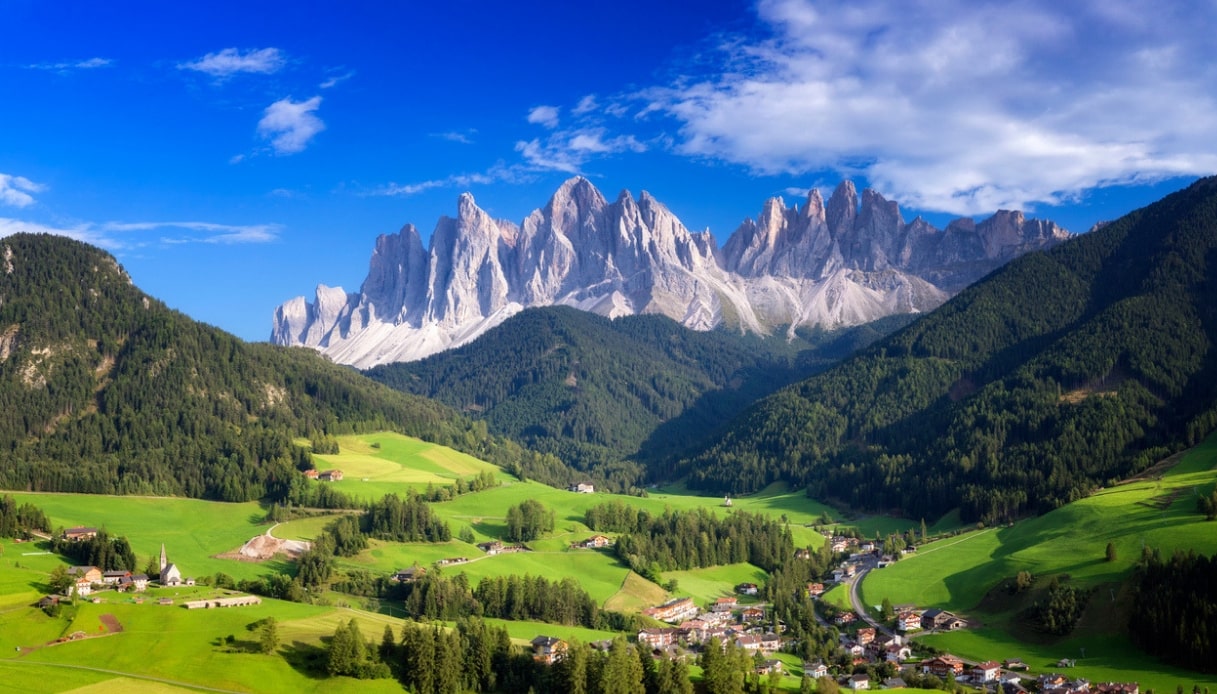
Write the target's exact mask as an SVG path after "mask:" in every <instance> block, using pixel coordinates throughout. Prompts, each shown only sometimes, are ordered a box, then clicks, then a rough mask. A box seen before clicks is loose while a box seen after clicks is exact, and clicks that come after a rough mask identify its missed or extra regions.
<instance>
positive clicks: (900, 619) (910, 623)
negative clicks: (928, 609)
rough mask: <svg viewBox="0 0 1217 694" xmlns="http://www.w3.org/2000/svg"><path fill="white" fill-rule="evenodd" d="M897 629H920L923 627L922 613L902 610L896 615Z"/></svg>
mask: <svg viewBox="0 0 1217 694" xmlns="http://www.w3.org/2000/svg"><path fill="white" fill-rule="evenodd" d="M896 629H897V630H899V631H918V630H920V629H921V615H919V614H917V613H916V612H901V613H900V614H898V615H896Z"/></svg>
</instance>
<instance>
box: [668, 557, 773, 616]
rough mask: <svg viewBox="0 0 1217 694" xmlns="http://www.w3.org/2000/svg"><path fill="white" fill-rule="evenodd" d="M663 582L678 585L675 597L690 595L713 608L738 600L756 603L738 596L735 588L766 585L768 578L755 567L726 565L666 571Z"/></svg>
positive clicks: (703, 604) (697, 601) (699, 602)
mask: <svg viewBox="0 0 1217 694" xmlns="http://www.w3.org/2000/svg"><path fill="white" fill-rule="evenodd" d="M663 579H664V581H671V580H674V581H676V584H677V588H676V591H675V593H673V594H674V595H681V596H684V595H687V596H689V597H691V598H693V600H694V601H695V602H696V603H697V604H698V605H702V606H706V605H711V604H713V603H714V601H715V600H717V599H719V598H725V597H732V596H735V597H737V598H739V599H740V603H748V602H756V599H755V598H751V597H747V596H741V595H737V594H736V592H735V587H736V586H738V585H739V584H741V583H755V584H757V585H758V586H760V585H764V584H765V581H767V580H768V579H769V575H768V574H766V573H765V571H764V570H762V569H759V568H757V567H755V566H753V565H752V564H727V565H725V566H712V567H709V568H706V569H692V570H689V571H667V572H665V573H664V574H663Z"/></svg>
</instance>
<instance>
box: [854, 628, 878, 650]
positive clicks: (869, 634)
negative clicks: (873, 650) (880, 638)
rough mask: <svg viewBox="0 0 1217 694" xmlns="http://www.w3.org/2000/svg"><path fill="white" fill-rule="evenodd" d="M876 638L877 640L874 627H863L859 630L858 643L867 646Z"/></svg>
mask: <svg viewBox="0 0 1217 694" xmlns="http://www.w3.org/2000/svg"><path fill="white" fill-rule="evenodd" d="M874 640H875V628H874V627H862V628H861V629H859V630H858V643H860V644H862V645H863V646H865V645H867V644H869V643H870V642H872V641H874Z"/></svg>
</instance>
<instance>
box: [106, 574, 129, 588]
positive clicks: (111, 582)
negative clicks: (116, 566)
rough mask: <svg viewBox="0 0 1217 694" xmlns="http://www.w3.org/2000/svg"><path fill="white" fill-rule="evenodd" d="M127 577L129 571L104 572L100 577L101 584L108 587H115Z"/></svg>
mask: <svg viewBox="0 0 1217 694" xmlns="http://www.w3.org/2000/svg"><path fill="white" fill-rule="evenodd" d="M129 576H131V572H130V571H124V570H116V571H106V572H104V573H102V575H101V582H102V583H105V584H106V585H108V586H116V585H118V584H119V582H120V581H122V580H123V579H124V578H128V577H129Z"/></svg>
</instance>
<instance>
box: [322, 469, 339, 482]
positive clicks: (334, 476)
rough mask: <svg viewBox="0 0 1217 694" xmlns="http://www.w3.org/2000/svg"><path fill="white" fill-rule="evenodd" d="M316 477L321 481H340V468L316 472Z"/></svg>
mask: <svg viewBox="0 0 1217 694" xmlns="http://www.w3.org/2000/svg"><path fill="white" fill-rule="evenodd" d="M317 479H318V480H319V481H321V482H341V481H342V470H326V471H325V472H322V473H320V474H318V475H317Z"/></svg>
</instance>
